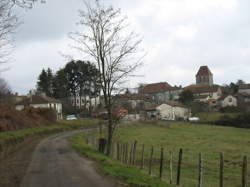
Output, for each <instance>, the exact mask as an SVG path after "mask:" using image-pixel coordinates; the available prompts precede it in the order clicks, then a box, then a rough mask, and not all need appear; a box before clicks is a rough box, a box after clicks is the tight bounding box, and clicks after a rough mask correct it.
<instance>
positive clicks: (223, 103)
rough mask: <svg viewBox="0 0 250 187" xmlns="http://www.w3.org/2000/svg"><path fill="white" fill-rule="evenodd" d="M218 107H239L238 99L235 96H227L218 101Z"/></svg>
mask: <svg viewBox="0 0 250 187" xmlns="http://www.w3.org/2000/svg"><path fill="white" fill-rule="evenodd" d="M218 105H219V106H220V107H222V108H224V107H228V106H234V107H237V106H238V105H237V98H236V97H234V96H233V95H225V96H222V97H220V98H219V99H218Z"/></svg>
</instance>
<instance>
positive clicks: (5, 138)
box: [0, 119, 100, 145]
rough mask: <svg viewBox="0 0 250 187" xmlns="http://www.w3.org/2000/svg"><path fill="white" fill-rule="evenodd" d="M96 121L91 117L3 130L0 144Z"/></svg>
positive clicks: (71, 128)
mask: <svg viewBox="0 0 250 187" xmlns="http://www.w3.org/2000/svg"><path fill="white" fill-rule="evenodd" d="M98 123H100V121H99V120H93V119H84V120H74V121H66V120H61V121H58V122H57V123H55V124H51V125H47V126H39V127H34V128H27V129H21V130H17V131H8V132H3V133H0V144H1V145H3V144H5V143H6V142H7V143H8V142H10V141H12V140H22V139H23V138H26V137H28V136H32V135H36V134H50V133H55V132H60V131H66V130H73V129H76V128H79V127H87V126H93V125H96V124H98Z"/></svg>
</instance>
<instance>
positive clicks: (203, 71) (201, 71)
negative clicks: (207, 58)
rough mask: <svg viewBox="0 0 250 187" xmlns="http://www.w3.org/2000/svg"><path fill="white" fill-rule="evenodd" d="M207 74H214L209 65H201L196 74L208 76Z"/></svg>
mask: <svg viewBox="0 0 250 187" xmlns="http://www.w3.org/2000/svg"><path fill="white" fill-rule="evenodd" d="M206 75H213V74H212V73H211V71H210V70H209V68H208V67H207V66H201V67H200V69H199V71H198V73H197V74H196V77H197V76H206Z"/></svg>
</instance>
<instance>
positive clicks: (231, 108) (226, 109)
mask: <svg viewBox="0 0 250 187" xmlns="http://www.w3.org/2000/svg"><path fill="white" fill-rule="evenodd" d="M220 112H222V113H239V112H241V110H240V108H238V107H235V106H227V107H224V108H221V109H220Z"/></svg>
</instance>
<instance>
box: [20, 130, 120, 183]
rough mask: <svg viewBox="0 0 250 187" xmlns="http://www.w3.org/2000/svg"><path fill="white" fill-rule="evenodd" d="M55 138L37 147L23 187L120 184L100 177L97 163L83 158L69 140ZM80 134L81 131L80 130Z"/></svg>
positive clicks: (57, 136)
mask: <svg viewBox="0 0 250 187" xmlns="http://www.w3.org/2000/svg"><path fill="white" fill-rule="evenodd" d="M76 132H77V131H73V132H66V133H63V134H59V135H54V136H51V137H48V138H46V139H44V140H42V141H41V142H40V143H39V144H38V146H37V147H36V149H35V151H34V153H33V156H32V161H31V163H30V165H29V167H28V170H27V172H26V175H25V177H24V178H23V180H22V183H21V187H112V186H120V185H118V184H117V181H115V180H112V179H110V178H109V177H105V176H103V175H101V174H99V173H98V172H97V171H96V168H95V165H94V162H93V161H90V160H88V159H86V158H84V157H81V156H79V155H78V154H77V153H76V152H75V151H74V150H73V149H72V148H71V147H70V145H69V143H68V141H67V140H66V138H67V137H68V136H70V135H72V134H74V133H76ZM78 132H79V131H78Z"/></svg>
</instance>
